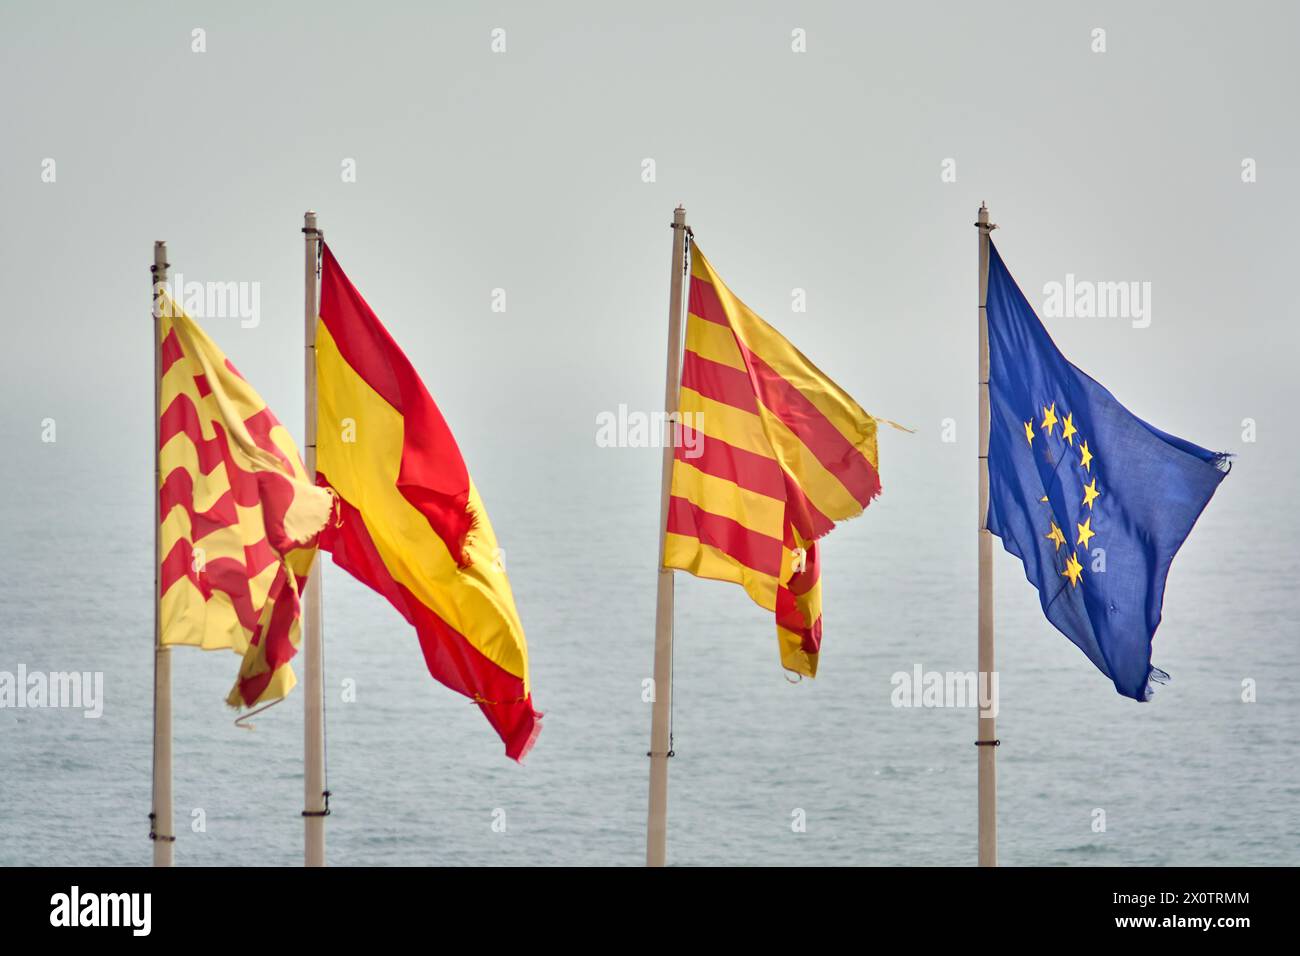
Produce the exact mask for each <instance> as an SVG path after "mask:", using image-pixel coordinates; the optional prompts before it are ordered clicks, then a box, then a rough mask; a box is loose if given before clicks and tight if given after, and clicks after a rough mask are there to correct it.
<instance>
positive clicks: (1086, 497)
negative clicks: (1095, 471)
mask: <svg viewBox="0 0 1300 956" xmlns="http://www.w3.org/2000/svg"><path fill="white" fill-rule="evenodd" d="M1100 496H1101V492H1100V491H1098V490H1097V479H1096V478H1094V479H1092V482H1091V483H1089V484H1086V485H1084V486H1083V503H1084V504H1085V505H1087V506H1088V510H1089V511H1091V510H1092V503H1093V501H1094V500H1095V499H1096V498H1098V497H1100Z"/></svg>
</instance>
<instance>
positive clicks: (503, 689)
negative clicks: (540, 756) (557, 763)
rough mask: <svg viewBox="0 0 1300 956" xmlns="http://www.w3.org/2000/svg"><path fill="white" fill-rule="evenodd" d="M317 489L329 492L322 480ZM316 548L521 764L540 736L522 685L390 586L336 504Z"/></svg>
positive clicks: (370, 547)
mask: <svg viewBox="0 0 1300 956" xmlns="http://www.w3.org/2000/svg"><path fill="white" fill-rule="evenodd" d="M318 481H319V482H320V484H321V485H322V486H325V487H329V482H328V479H327V478H326V477H325V476H324V475H319V476H318ZM320 546H321V548H322V549H324V550H326V551H329V552H330V553H331V554H333V556H334V563H335V564H337V565H338V566H339V567H341V568H343V569H344V570H345V571H347V572H348V573H349V574H351V575H352V576H353V577H355V578H356V579H357V580H358V581H360V582H361V583H363V584H366V585H368V586H369V587H371V588H373V589H374V590H375V591H377V592H379V593H380V594H381V595H383V596H384V597H385V598H387V599H388V602H389V603H390V604H392V605H393V607H395V608H397V610H398V611H399V612H400V613H401V615H402V617H404V618H406V620H407V621H408V622H409V623H410V624H412V625H413V626H414V627H415V631H416V635H417V637H418V638H419V641H420V649H421V650H422V651H423V652H424V660H425V664H426V665H427V666H428V668H429V673H430V674H432V675H433V677H434V679H435V680H437V681H439V682H440V683H442V684H445V685H446V686H447V687H450V688H451V689H452V690H454V691H456V692H457V693H459V694H463V695H465V696H466V697H469V698H471V699H472V700H474V701H475V702H476V703H477V704H478V705H479V709H480V710H482V711H483V714H484V716H486V717H487V719H488V721H489V722H490V723H491V724H492V726H493V727H494V728H495V729H496V732H497V734H499V735H500V737H501V739H502V740H503V741H504V742H505V745H506V756H508V757H510V758H512V759H514V760H522V759H523V757H524V755H525V754H527V753H528V750H529V748H531V747H532V745H533V741H535V740H536V739H537V735H538V734H539V733H540V732H541V729H542V725H541V717H542V715H541V714H540V713H538V712H537V711H535V710H534V709H533V702H532V697H531V696H527V697H525V696H524V682H523V680H521V679H520V678H518V677H516V676H515V675H513V674H511V673H509V672H508V671H506V670H504V669H503V668H502V667H500V666H499V665H498V664H496V663H494V662H493V661H491V660H489V659H488V658H487V657H485V656H484V655H483V654H482V652H480V651H479V650H478V649H477V648H476V647H474V645H473V644H471V643H470V642H469V640H468V639H467V638H466V637H465V636H464V635H463V634H461V633H460V632H459V631H457V630H456V629H455V628H453V627H451V625H449V624H448V623H447V622H446V621H444V620H443V619H442V618H441V617H439V616H438V615H437V614H436V613H435V612H434V611H433V610H432V609H430V608H428V607H426V606H425V605H424V604H423V603H422V602H421V601H420V600H419V598H417V597H416V596H415V595H414V594H413V593H411V591H409V590H407V588H405V587H404V586H402V585H401V584H399V583H398V582H397V581H395V580H393V577H392V575H391V574H389V572H388V568H387V567H386V566H385V565H384V562H383V559H382V558H381V557H380V555H379V552H378V550H377V549H376V548H375V544H374V541H373V539H372V538H371V537H370V531H369V530H368V529H367V528H366V523H365V519H364V518H363V517H362V515H361V513H360V512H359V511H357V509H356V508H354V507H353V506H352V505H350V504H349V503H348V502H346V501H344V500H342V498H340V499H339V520H338V523H337V524H335V523H331V524H329V525H327V526H326V529H325V531H323V532H322V533H321V542H320Z"/></svg>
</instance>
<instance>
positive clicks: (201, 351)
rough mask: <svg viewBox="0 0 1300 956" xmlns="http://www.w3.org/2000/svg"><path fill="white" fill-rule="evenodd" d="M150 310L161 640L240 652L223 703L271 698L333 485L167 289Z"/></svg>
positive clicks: (294, 633)
mask: <svg viewBox="0 0 1300 956" xmlns="http://www.w3.org/2000/svg"><path fill="white" fill-rule="evenodd" d="M158 310H159V317H158V330H159V336H160V339H161V349H162V352H161V359H162V360H161V365H160V371H159V374H160V375H161V376H162V381H161V382H160V385H159V398H160V401H159V408H160V409H161V412H160V419H159V430H158V466H159V468H158V474H159V489H158V520H159V521H160V522H161V535H160V537H161V551H162V567H161V582H160V594H161V607H160V611H159V621H160V625H161V641H162V643H163V644H188V645H192V646H195V647H201V648H203V649H205V650H214V649H220V648H229V649H231V650H233V651H235V652H236V653H238V654H242V655H243V656H244V660H243V664H242V666H241V667H240V673H239V678H238V680H237V681H236V683H235V687H234V689H233V690H232V691H231V692H230V696H229V698H227V703H229V704H230V705H231V706H232V707H239V706H241V705H244V706H252V705H254V704H258V703H266V702H269V701H272V700H278V699H279V698H281V697H283V696H285V695H286V694H287V693H288V692H289V691H290V690H291V689H292V688H293V685H294V682H295V679H294V676H293V670H292V668H290V667H289V666H288V662H289V659H290V658H291V657H293V655H294V654H295V653H296V652H297V647H298V641H299V620H298V617H299V613H298V612H299V604H298V594H299V591H300V589H301V587H302V585H303V583H304V582H305V580H306V575H307V572H308V571H309V570H310V568H311V562H312V558H313V557H314V555H315V553H316V545H315V540H314V539H315V537H316V535H317V533H318V532H319V531H320V530H321V528H322V527H323V526H324V525H325V523H326V521H327V520H328V518H329V515H330V510H331V504H332V500H331V496H330V494H329V492H328V491H326V490H324V489H321V488H317V487H315V486H314V485H312V483H311V482H310V481H309V480H308V479H307V474H306V471H305V469H304V468H303V465H302V460H301V459H300V458H299V456H298V448H297V446H296V445H295V444H294V442H293V439H292V438H291V437H290V436H289V433H288V432H287V431H286V430H285V428H284V426H282V425H281V424H280V422H279V421H278V420H277V419H276V417H275V415H273V414H272V413H271V410H270V409H269V408H267V406H266V403H265V402H264V401H262V398H261V396H260V395H258V394H257V392H256V391H254V390H253V387H252V386H251V385H249V384H248V382H247V381H245V380H244V378H243V376H241V375H240V374H239V372H238V371H237V370H236V369H235V367H234V366H233V365H232V364H231V363H230V361H229V360H228V359H227V358H226V356H225V355H224V354H223V353H222V351H221V350H220V349H219V348H217V346H216V344H215V343H214V342H213V341H212V340H211V339H210V338H208V336H207V335H206V334H205V333H204V331H203V330H202V329H201V328H199V326H198V324H197V323H196V322H195V321H194V320H193V319H191V318H190V317H189V316H188V315H186V314H185V312H184V310H182V309H181V308H180V306H178V305H177V304H176V303H175V302H174V301H172V299H171V298H170V297H168V296H167V295H166V293H162V292H160V293H159V296H158Z"/></svg>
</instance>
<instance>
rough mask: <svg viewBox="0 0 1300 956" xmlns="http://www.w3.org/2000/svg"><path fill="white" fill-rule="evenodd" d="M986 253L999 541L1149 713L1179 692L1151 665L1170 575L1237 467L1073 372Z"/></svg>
mask: <svg viewBox="0 0 1300 956" xmlns="http://www.w3.org/2000/svg"><path fill="white" fill-rule="evenodd" d="M989 246H990V248H989V281H988V300H987V305H988V335H989V405H990V412H991V418H990V433H989V511H988V518H987V524H988V528H989V530H990V531H991V532H992V533H993V534H995V535H997V536H998V537H999V538H1001V539H1002V544H1003V546H1004V547H1006V549H1007V550H1008V551H1010V552H1011V553H1012V554H1014V555H1015V556H1016V557H1018V558H1020V560H1021V561H1023V562H1024V566H1025V576H1026V577H1028V578H1029V581H1030V583H1031V584H1033V585H1034V587H1036V588H1038V596H1039V599H1040V601H1041V602H1042V605H1043V612H1044V613H1045V614H1046V615H1047V619H1048V620H1049V621H1051V622H1052V624H1053V625H1054V626H1055V627H1056V628H1057V630H1059V631H1060V632H1061V633H1062V634H1064V635H1065V636H1066V637H1068V638H1069V639H1070V640H1071V641H1073V642H1074V643H1075V644H1077V645H1078V646H1079V648H1080V649H1081V650H1082V651H1083V652H1084V653H1085V654H1087V655H1088V659H1089V660H1091V661H1092V662H1093V663H1094V664H1096V665H1097V667H1098V668H1100V669H1101V671H1102V673H1104V674H1105V675H1106V676H1107V677H1109V678H1110V679H1111V680H1112V681H1113V682H1114V684H1115V689H1116V690H1118V691H1119V692H1120V693H1121V694H1123V695H1124V696H1125V697H1132V698H1133V699H1134V700H1147V699H1149V698H1150V697H1151V692H1152V689H1151V682H1152V681H1153V680H1154V681H1157V682H1159V683H1164V682H1165V681H1167V680H1168V679H1169V675H1168V674H1166V673H1165V672H1164V671H1162V670H1160V669H1159V668H1158V667H1153V666H1152V664H1151V640H1152V638H1153V637H1154V636H1155V631H1156V627H1157V626H1158V625H1159V624H1160V609H1161V605H1162V604H1163V603H1164V595H1165V578H1166V576H1167V575H1168V574H1169V565H1170V562H1172V561H1173V559H1174V555H1175V554H1177V553H1178V549H1179V547H1180V546H1181V545H1182V543H1183V541H1184V540H1185V539H1186V538H1187V535H1188V533H1190V532H1191V530H1192V525H1194V524H1195V523H1196V519H1197V518H1198V517H1199V516H1200V514H1201V511H1202V510H1203V509H1204V508H1205V506H1206V504H1208V503H1209V500H1210V498H1211V496H1212V495H1213V494H1214V491H1215V489H1216V488H1218V487H1219V482H1220V481H1222V480H1223V477H1224V475H1225V474H1226V473H1227V471H1228V468H1229V464H1228V460H1227V459H1228V456H1227V455H1226V454H1216V453H1214V452H1211V451H1206V450H1205V449H1204V448H1201V447H1199V446H1197V445H1193V444H1192V443H1191V442H1188V441H1183V440H1182V439H1181V438H1175V437H1174V436H1173V435H1168V434H1165V433H1164V432H1162V431H1160V430H1159V429H1158V428H1153V427H1152V426H1150V425H1148V424H1147V423H1146V422H1144V421H1142V419H1140V418H1138V417H1137V416H1136V415H1134V414H1133V413H1132V412H1130V411H1129V410H1128V409H1126V408H1125V407H1124V406H1123V405H1121V404H1120V403H1119V402H1117V401H1116V400H1115V397H1114V396H1113V395H1111V394H1110V392H1108V391H1106V389H1104V388H1102V387H1101V386H1100V385H1098V384H1097V383H1096V382H1095V381H1093V380H1092V379H1091V378H1089V377H1088V376H1087V375H1085V374H1084V373H1083V372H1081V371H1079V369H1077V368H1075V367H1074V366H1073V365H1071V364H1070V363H1069V362H1068V361H1067V360H1066V358H1065V356H1063V355H1062V354H1061V353H1060V351H1059V350H1058V349H1057V348H1056V345H1055V344H1054V343H1053V342H1052V339H1051V337H1050V336H1048V334H1047V330H1046V329H1044V328H1043V325H1042V323H1041V322H1039V321H1038V316H1036V315H1035V314H1034V310H1033V309H1032V308H1031V307H1030V305H1029V303H1028V302H1027V301H1026V300H1025V297H1024V295H1023V294H1022V293H1021V291H1020V288H1019V287H1018V286H1017V285H1016V282H1015V280H1014V279H1013V278H1012V277H1011V274H1010V273H1009V272H1007V267H1006V266H1005V265H1004V264H1003V262H1002V257H1001V256H999V255H998V251H997V249H996V248H995V247H993V245H992V243H990V244H989Z"/></svg>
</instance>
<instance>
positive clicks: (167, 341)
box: [158, 329, 185, 376]
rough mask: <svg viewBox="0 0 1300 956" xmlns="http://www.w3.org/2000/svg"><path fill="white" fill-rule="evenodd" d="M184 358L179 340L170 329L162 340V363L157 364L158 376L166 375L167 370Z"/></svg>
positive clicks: (174, 331) (173, 330) (183, 351)
mask: <svg viewBox="0 0 1300 956" xmlns="http://www.w3.org/2000/svg"><path fill="white" fill-rule="evenodd" d="M184 357H185V350H184V349H183V348H181V340H180V339H179V338H178V337H177V335H176V330H175V329H172V330H171V331H170V332H168V333H167V334H166V335H165V336H164V337H163V340H162V361H161V362H160V363H159V367H160V371H159V373H158V374H159V375H164V376H165V375H166V374H167V370H168V369H170V368H171V367H172V366H173V365H175V364H176V363H177V362H179V361H180V360H181V359H183V358H184Z"/></svg>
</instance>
